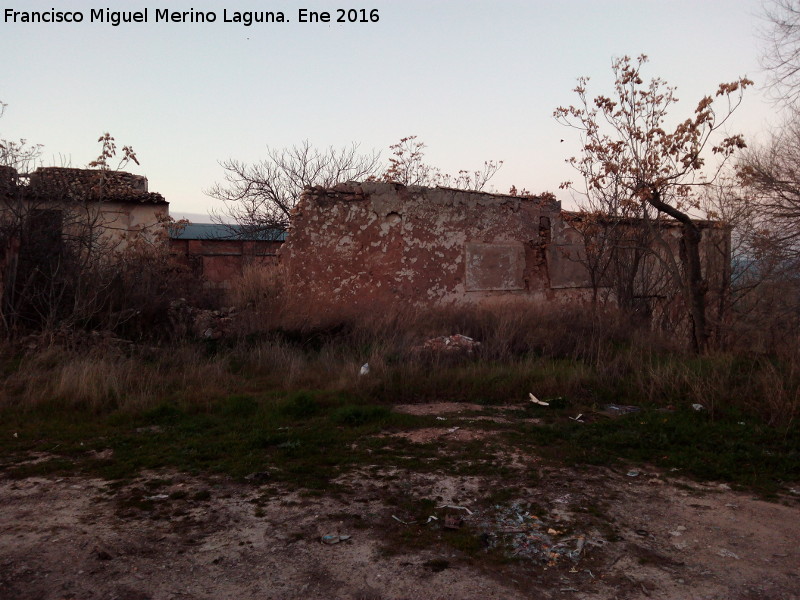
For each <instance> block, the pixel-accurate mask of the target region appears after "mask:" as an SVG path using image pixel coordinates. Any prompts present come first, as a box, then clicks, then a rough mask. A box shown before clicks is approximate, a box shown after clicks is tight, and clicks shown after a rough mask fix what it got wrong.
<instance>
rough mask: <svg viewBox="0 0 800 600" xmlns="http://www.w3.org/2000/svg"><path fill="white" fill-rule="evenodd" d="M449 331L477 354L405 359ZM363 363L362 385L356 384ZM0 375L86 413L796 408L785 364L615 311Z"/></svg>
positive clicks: (446, 313) (409, 328)
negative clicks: (528, 403) (664, 331)
mask: <svg viewBox="0 0 800 600" xmlns="http://www.w3.org/2000/svg"><path fill="white" fill-rule="evenodd" d="M262 283H263V280H262ZM255 288H258V286H255ZM255 288H254V289H255ZM242 293H243V295H242V296H240V298H246V297H247V295H246V294H244V292H242ZM265 302H266V300H265ZM253 314H257V313H255V312H254V313H253ZM453 333H461V334H464V335H468V336H471V337H473V338H475V339H476V340H478V341H480V342H481V348H480V351H479V353H478V355H477V356H475V357H469V358H459V359H455V360H453V359H444V358H441V357H436V356H430V355H425V354H421V353H419V352H418V351H417V350H416V348H417V347H418V346H419V345H420V344H422V343H423V342H424V341H425V340H427V339H429V338H431V337H434V336H438V335H448V334H453ZM367 362H368V363H369V365H370V374H369V376H361V375H360V374H359V370H360V367H361V365H362V364H364V363H367ZM5 365H6V373H8V375H7V376H6V378H5V380H4V383H3V385H2V396H0V398H1V399H0V402H2V403H3V404H5V405H25V406H33V405H37V404H40V403H42V402H56V403H58V404H61V405H64V406H84V407H89V408H92V409H94V410H96V411H102V410H108V409H114V408H124V409H138V408H143V407H147V406H154V405H157V404H161V403H163V402H164V401H175V402H188V403H204V402H211V401H213V400H214V399H216V398H219V397H225V396H227V395H229V394H232V393H240V392H250V391H252V390H258V391H259V392H264V393H269V392H276V393H285V392H292V391H297V390H308V389H313V390H328V391H336V392H347V393H349V394H352V395H355V396H357V397H361V398H362V399H364V400H365V401H370V402H379V403H398V402H430V401H443V400H453V401H478V402H484V403H504V402H509V401H514V402H517V401H521V400H524V399H525V398H526V397H527V394H528V392H535V393H536V394H537V395H539V396H541V397H564V398H568V399H569V400H570V401H573V402H576V403H579V404H582V405H584V406H586V405H602V404H604V403H608V402H615V403H628V404H650V405H654V406H668V405H671V406H676V407H681V406H682V407H686V406H690V405H692V404H702V405H703V406H704V407H705V409H706V410H707V411H709V413H710V414H711V415H712V416H713V417H715V418H716V417H717V416H718V415H723V414H726V413H729V412H730V411H731V410H735V411H741V412H743V413H747V414H751V415H758V416H759V417H760V418H762V419H763V420H764V421H765V422H767V423H769V424H770V425H781V426H791V424H792V423H794V422H795V421H796V419H797V416H798V413H799V410H798V409H800V400H799V399H798V398H799V394H800V359H798V357H797V356H795V355H790V354H787V355H785V356H781V357H775V356H773V357H765V356H749V355H744V354H741V353H739V354H734V353H731V352H727V353H723V352H720V353H716V354H709V355H706V356H702V357H699V356H696V355H692V354H689V353H686V352H685V351H683V350H682V349H681V348H679V347H677V346H676V345H675V342H674V340H669V339H665V338H664V337H663V336H661V335H659V334H658V333H657V332H652V331H645V330H636V331H631V330H630V328H629V327H628V325H627V323H626V322H625V320H624V318H623V317H621V316H620V315H617V314H614V313H604V314H595V315H592V314H591V313H589V312H581V311H572V312H569V311H560V312H550V313H547V312H543V311H541V310H536V309H532V308H530V307H526V306H521V305H507V306H505V307H503V308H502V309H500V310H493V311H492V310H488V309H479V308H469V309H449V310H437V311H428V312H424V313H415V312H412V311H407V312H398V313H394V314H388V315H384V316H381V317H374V318H372V319H370V320H364V321H362V322H359V323H345V324H338V325H337V326H336V327H329V328H327V329H319V328H318V329H300V330H292V331H286V330H273V331H271V332H268V333H266V332H265V333H262V334H261V335H256V336H253V335H251V336H249V337H247V338H245V337H241V338H239V340H238V341H237V342H231V343H229V344H227V345H226V344H222V345H217V346H216V347H214V348H208V347H206V346H205V345H204V344H201V343H196V342H195V343H190V342H186V343H181V344H178V345H175V346H172V347H164V348H151V349H147V350H145V349H142V348H139V349H138V350H137V349H134V350H133V351H130V352H127V353H116V354H115V353H109V352H105V351H103V349H102V348H98V349H96V350H94V351H92V352H90V353H89V354H86V353H85V352H84V353H77V352H70V351H68V350H63V349H58V348H50V349H48V350H45V351H41V352H39V353H37V354H36V355H34V356H30V357H24V358H22V359H21V360H17V362H15V361H14V360H12V359H8V360H6V361H5Z"/></svg>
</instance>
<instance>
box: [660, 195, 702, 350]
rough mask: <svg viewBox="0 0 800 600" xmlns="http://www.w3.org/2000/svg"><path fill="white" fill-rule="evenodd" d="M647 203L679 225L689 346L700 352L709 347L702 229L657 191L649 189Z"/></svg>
mask: <svg viewBox="0 0 800 600" xmlns="http://www.w3.org/2000/svg"><path fill="white" fill-rule="evenodd" d="M649 191H650V194H649V195H648V196H647V198H646V200H647V202H648V203H649V204H650V205H651V206H652V207H653V208H655V209H656V210H657V211H659V212H662V213H664V214H666V215H668V216H670V217H672V218H673V219H675V220H676V221H679V222H680V223H681V225H682V227H681V247H680V250H681V251H680V256H681V262H682V263H683V269H684V276H683V278H684V281H683V282H681V283H682V286H681V287H683V289H684V290H685V293H686V295H687V296H688V297H687V298H686V302H687V303H688V305H689V317H690V318H691V320H692V349H693V350H694V351H695V352H698V353H702V352H705V351H706V350H707V349H708V340H709V334H708V322H707V320H706V291H707V290H706V287H707V286H706V282H705V280H704V279H703V268H702V263H701V262H700V240H702V238H703V232H702V231H701V230H700V228H699V227H698V226H697V224H695V222H694V221H693V220H692V218H691V217H690V216H689V215H687V214H686V213H684V212H682V211H680V210H678V209H677V208H675V207H674V206H672V205H670V204H667V203H666V202H664V201H662V200H661V193H660V192H659V191H658V190H654V189H650V190H649Z"/></svg>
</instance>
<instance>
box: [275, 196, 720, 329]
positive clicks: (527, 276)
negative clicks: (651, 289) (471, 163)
mask: <svg viewBox="0 0 800 600" xmlns="http://www.w3.org/2000/svg"><path fill="white" fill-rule="evenodd" d="M572 216H573V218H574V216H575V215H572ZM568 217H569V213H565V212H563V211H562V210H561V206H560V203H559V202H557V201H556V200H555V198H553V197H552V196H541V197H518V196H506V195H499V194H488V193H479V192H469V191H464V190H455V189H448V188H423V187H414V186H411V187H406V186H403V185H399V184H391V183H378V182H368V183H361V184H356V183H350V184H339V185H336V186H334V187H333V188H331V189H325V188H321V187H316V188H311V189H307V190H306V191H305V192H304V194H303V196H302V197H301V198H300V200H299V202H298V204H297V206H296V208H295V210H294V213H293V215H292V219H291V227H290V230H289V234H288V237H287V242H286V243H285V244H284V245H283V247H282V248H281V250H280V261H281V267H282V269H283V271H284V277H285V285H286V291H287V297H288V298H291V303H292V305H293V306H295V307H296V308H297V309H298V310H299V311H302V312H305V314H306V315H308V316H310V317H319V318H325V317H328V316H329V317H334V318H347V317H349V316H356V315H366V314H372V315H374V314H380V312H381V311H387V310H391V309H393V308H396V307H407V306H419V307H430V306H441V305H446V304H450V305H456V306H458V305H468V304H481V305H486V304H492V303H497V302H505V301H508V300H530V301H533V302H537V303H572V302H576V301H580V300H589V299H591V298H592V289H591V279H590V277H589V272H588V270H587V268H586V264H585V262H586V261H585V258H586V253H585V246H584V238H583V237H582V235H581V234H580V232H579V231H578V230H577V229H575V228H574V227H573V226H571V225H570V219H569V218H568ZM701 226H702V228H703V230H704V237H703V247H702V249H701V252H702V253H703V256H704V263H705V265H706V271H707V276H708V277H709V284H710V286H711V288H712V289H711V290H710V293H712V294H716V298H717V299H718V298H721V296H720V295H719V294H720V293H724V288H725V285H726V283H725V272H726V265H728V264H729V262H730V256H729V252H730V243H729V241H730V232H729V231H728V230H727V229H724V228H720V227H718V226H716V225H715V224H713V223H703V224H701ZM660 227H661V235H662V236H663V238H664V239H665V240H666V242H667V245H669V246H675V248H677V245H678V243H679V239H680V227H679V225H678V224H677V223H674V222H664V223H663V224H661V225H660ZM726 240H727V241H726ZM659 247H660V246H658V245H657V247H656V248H654V250H658V248H659ZM675 256H677V250H675ZM652 260H653V261H655V262H658V261H657V259H656V258H655V257H654V258H653V259H652ZM656 268H663V267H658V266H656ZM662 277H663V278H668V273H667V272H666V270H665V271H664V272H663V273H662ZM714 288H716V291H714ZM652 301H653V302H666V303H670V304H671V303H672V298H671V297H668V296H664V297H663V298H654V299H652ZM709 301H710V302H715V301H716V300H715V299H712V298H709ZM666 308H668V307H667V306H664V307H662V309H665V310H666ZM673 308H677V307H673Z"/></svg>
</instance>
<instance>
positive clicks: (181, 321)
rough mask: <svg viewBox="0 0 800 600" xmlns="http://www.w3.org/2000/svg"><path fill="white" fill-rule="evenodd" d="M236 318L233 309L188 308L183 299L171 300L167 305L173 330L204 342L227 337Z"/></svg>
mask: <svg viewBox="0 0 800 600" xmlns="http://www.w3.org/2000/svg"><path fill="white" fill-rule="evenodd" d="M235 316H236V309H235V308H234V307H230V308H222V309H220V310H209V309H205V308H197V307H196V306H190V305H189V304H188V303H187V302H186V299H185V298H179V299H178V300H173V301H172V302H170V305H169V320H170V323H172V326H173V328H174V329H175V330H176V331H177V332H179V333H183V334H187V333H188V334H191V335H194V336H195V337H199V338H203V339H206V340H218V339H221V338H224V337H229V336H230V335H231V333H232V329H233V321H234V317H235Z"/></svg>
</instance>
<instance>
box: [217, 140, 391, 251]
mask: <svg viewBox="0 0 800 600" xmlns="http://www.w3.org/2000/svg"><path fill="white" fill-rule="evenodd" d="M379 159H380V155H379V154H378V153H376V152H373V153H370V154H361V153H360V152H359V149H358V145H357V144H351V145H350V146H345V147H342V148H334V147H330V148H327V149H319V148H316V147H315V146H312V145H311V143H310V142H309V141H308V140H305V141H303V142H302V143H300V144H299V145H297V146H292V147H291V148H283V149H275V148H269V147H268V148H267V158H265V159H264V160H261V161H259V162H257V163H254V164H248V163H245V162H242V161H239V160H235V159H228V160H226V161H224V162H222V163H221V166H222V168H223V169H224V170H225V183H221V184H216V185H214V186H213V187H212V188H211V189H209V190H207V191H206V194H208V195H209V196H211V197H213V198H216V199H218V200H221V201H222V202H224V209H222V211H220V212H219V213H217V214H215V215H213V216H212V218H213V219H214V220H215V221H216V222H218V223H227V222H228V221H229V220H231V219H232V220H233V221H234V222H235V223H236V224H237V226H238V228H237V229H236V230H232V235H235V234H237V233H240V234H244V235H248V236H253V235H254V236H259V237H264V236H269V235H274V234H275V233H279V232H282V231H284V230H285V229H286V228H287V227H288V226H289V214H290V213H291V210H292V208H294V205H295V204H296V203H297V200H298V199H299V197H300V194H301V193H302V191H303V189H304V188H305V187H312V186H323V187H330V186H333V185H335V184H337V183H341V182H346V181H360V180H363V179H367V178H369V177H374V176H375V175H376V174H377V173H378V170H379V165H380V163H379Z"/></svg>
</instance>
